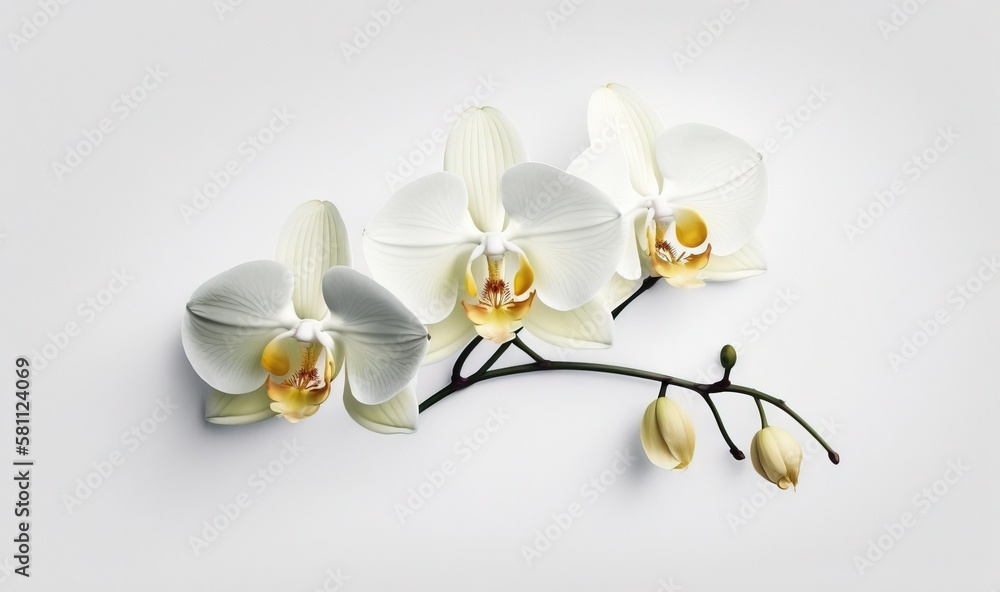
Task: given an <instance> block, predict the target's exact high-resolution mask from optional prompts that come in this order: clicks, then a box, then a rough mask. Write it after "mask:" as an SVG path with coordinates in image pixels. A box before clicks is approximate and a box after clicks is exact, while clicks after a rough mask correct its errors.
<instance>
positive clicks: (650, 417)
mask: <svg viewBox="0 0 1000 592" xmlns="http://www.w3.org/2000/svg"><path fill="white" fill-rule="evenodd" d="M639 436H640V438H641V439H642V448H643V450H645V451H646V456H647V457H649V460H650V462H652V463H653V464H654V465H656V466H658V467H663V468H664V469H685V468H687V466H688V464H690V463H691V458H692V457H693V456H694V424H693V423H691V417H690V416H689V415H688V414H687V411H685V410H684V408H683V407H681V406H680V405H678V404H677V403H675V402H674V401H673V400H672V399H668V398H667V397H659V398H657V399H656V400H655V401H653V402H652V403H650V404H649V407H647V408H646V413H645V415H643V417H642V428H641V429H640V430H639Z"/></svg>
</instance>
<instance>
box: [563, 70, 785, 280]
mask: <svg viewBox="0 0 1000 592" xmlns="http://www.w3.org/2000/svg"><path fill="white" fill-rule="evenodd" d="M587 124H588V129H589V132H590V142H591V145H590V148H589V149H588V150H587V151H585V152H584V153H583V154H582V155H581V156H580V157H579V158H577V159H576V160H574V162H573V163H572V164H571V165H570V167H569V171H570V172H571V173H573V174H575V175H578V176H580V177H582V178H584V179H586V180H588V181H590V182H591V183H593V184H595V185H597V186H598V187H600V188H601V189H603V190H604V191H605V192H606V193H608V195H610V196H612V197H613V198H614V199H615V201H616V202H617V203H618V205H619V207H620V208H621V211H622V213H623V214H624V215H625V216H626V228H627V231H628V237H627V239H626V241H627V243H628V245H629V246H628V247H627V248H626V249H625V252H624V254H623V256H622V259H621V260H620V261H619V264H618V267H617V270H616V271H617V273H616V277H615V278H614V281H613V282H612V283H611V284H610V285H609V288H610V290H609V292H610V293H611V294H612V300H617V299H618V298H617V297H618V296H621V295H622V294H623V293H624V295H627V293H628V292H629V291H630V290H632V289H634V288H635V287H636V286H637V285H638V283H639V281H640V280H641V279H643V278H644V277H648V276H650V275H652V276H662V277H663V278H665V279H666V280H667V282H668V283H670V284H671V285H674V286H679V287H698V286H702V285H704V282H705V281H706V280H707V281H723V280H733V279H740V278H743V277H749V276H752V275H757V274H759V273H763V272H764V270H765V269H766V263H765V262H764V258H763V251H762V249H761V247H760V245H759V244H758V243H757V241H755V240H752V239H753V234H754V231H755V230H756V228H757V225H758V224H759V223H760V220H761V218H762V217H763V215H764V209H765V207H766V205H767V176H766V173H765V171H764V164H763V157H762V156H761V154H760V153H758V152H757V150H755V149H754V148H753V147H752V146H751V145H750V144H748V143H747V142H745V141H743V140H741V139H739V138H737V137H736V136H733V135H732V134H729V133H728V132H725V131H723V130H720V129H718V128H715V127H712V126H709V125H703V124H697V123H687V124H682V125H677V126H674V127H671V128H669V129H666V130H664V126H663V123H662V121H661V120H660V117H659V115H657V113H656V111H654V110H653V109H652V108H650V107H649V105H647V103H646V102H645V101H644V100H643V99H642V97H640V96H639V95H638V94H636V93H635V92H633V91H632V90H630V89H628V88H626V87H624V86H621V85H619V84H609V85H607V86H602V87H600V88H598V89H597V90H595V91H594V94H593V95H592V96H591V99H590V106H589V109H588V113H587ZM616 287H617V293H616Z"/></svg>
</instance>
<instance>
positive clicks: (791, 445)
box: [750, 426, 802, 489]
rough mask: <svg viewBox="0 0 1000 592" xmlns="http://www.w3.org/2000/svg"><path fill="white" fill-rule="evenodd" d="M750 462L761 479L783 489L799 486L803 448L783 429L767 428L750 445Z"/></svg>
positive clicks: (755, 436) (755, 435)
mask: <svg viewBox="0 0 1000 592" xmlns="http://www.w3.org/2000/svg"><path fill="white" fill-rule="evenodd" d="M750 461H751V462H753V468H754V469H756V470H757V472H758V473H759V474H760V476H761V477H763V478H765V479H767V480H768V481H770V482H771V483H774V484H775V485H777V486H778V487H780V488H781V489H788V487H789V486H791V487H793V488H794V487H795V486H797V485H798V484H799V466H800V465H801V464H802V447H801V446H799V443H798V442H796V441H795V438H793V437H792V435H791V434H789V433H788V432H786V431H785V430H783V429H781V428H776V427H773V426H770V427H766V428H764V429H762V430H760V431H759V432H757V433H756V434H754V437H753V441H752V442H751V443H750Z"/></svg>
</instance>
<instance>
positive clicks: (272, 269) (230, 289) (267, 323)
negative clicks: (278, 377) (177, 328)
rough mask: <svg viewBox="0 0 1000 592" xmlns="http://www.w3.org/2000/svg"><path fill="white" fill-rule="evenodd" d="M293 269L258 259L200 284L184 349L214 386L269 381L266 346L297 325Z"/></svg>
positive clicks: (234, 387)
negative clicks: (294, 306) (264, 354)
mask: <svg viewBox="0 0 1000 592" xmlns="http://www.w3.org/2000/svg"><path fill="white" fill-rule="evenodd" d="M292 284H293V280H292V272H291V271H289V269H288V268H287V267H285V266H284V265H282V264H280V263H275V262H274V261H253V262H250V263H244V264H243V265H238V266H236V267H234V268H232V269H230V270H229V271H225V272H223V273H220V274H219V275H217V276H215V277H214V278H212V279H210V280H208V281H207V282H205V283H204V284H202V285H201V287H199V288H198V289H197V290H195V292H194V294H192V295H191V300H190V302H188V304H187V314H185V315H184V323H183V325H182V327H181V341H182V343H183V345H184V352H185V353H186V354H187V357H188V360H189V361H190V362H191V366H192V367H193V368H194V370H195V372H197V373H198V375H199V376H201V378H202V380H204V381H205V382H207V383H208V384H209V386H211V387H213V388H215V389H218V390H220V391H223V392H225V393H246V392H249V391H252V390H254V389H256V388H257V387H259V386H260V385H261V384H263V383H264V379H265V378H266V376H267V371H266V370H265V369H264V368H263V367H262V366H261V356H262V355H263V353H264V348H265V347H267V344H268V343H270V342H271V340H272V339H274V338H275V337H277V336H278V335H281V334H282V333H285V332H286V331H288V330H289V329H291V328H293V327H295V326H296V324H297V323H298V319H297V318H296V317H295V314H294V312H293V310H292V303H291V297H292Z"/></svg>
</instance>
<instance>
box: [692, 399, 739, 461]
mask: <svg viewBox="0 0 1000 592" xmlns="http://www.w3.org/2000/svg"><path fill="white" fill-rule="evenodd" d="M701 396H702V398H703V399H705V403H707V404H708V408H709V409H711V410H712V415H713V416H715V423H716V424H717V425H718V426H719V432H721V433H722V438H723V439H724V440H725V441H726V444H728V445H729V454H732V455H733V458H735V459H736V460H743V459H745V458H746V455H745V454H743V451H742V450H740V449H739V447H738V446H736V444H735V443H733V439H732V438H730V437H729V432H728V431H726V424H724V423H722V415H720V414H719V408H718V407H716V406H715V401H713V400H712V395H709V394H708V393H701Z"/></svg>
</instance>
